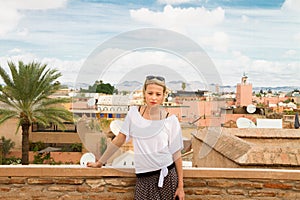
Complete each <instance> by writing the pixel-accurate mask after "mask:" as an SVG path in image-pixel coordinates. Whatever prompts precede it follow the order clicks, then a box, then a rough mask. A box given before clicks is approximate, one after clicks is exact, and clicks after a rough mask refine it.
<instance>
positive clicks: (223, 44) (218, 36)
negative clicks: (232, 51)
mask: <svg viewBox="0 0 300 200" xmlns="http://www.w3.org/2000/svg"><path fill="white" fill-rule="evenodd" d="M200 42H201V43H203V44H204V45H208V46H212V48H213V49H214V50H215V51H221V52H226V51H227V49H228V45H229V37H228V35H227V34H226V33H224V32H215V33H214V34H213V35H212V36H210V37H203V38H200Z"/></svg>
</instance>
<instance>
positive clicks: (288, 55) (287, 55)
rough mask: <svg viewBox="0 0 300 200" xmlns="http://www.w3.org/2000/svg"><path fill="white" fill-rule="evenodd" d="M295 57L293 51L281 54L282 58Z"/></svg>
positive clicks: (295, 52)
mask: <svg viewBox="0 0 300 200" xmlns="http://www.w3.org/2000/svg"><path fill="white" fill-rule="evenodd" d="M296 55H297V51H295V50H288V51H286V52H285V53H284V54H283V57H284V58H293V57H294V56H296Z"/></svg>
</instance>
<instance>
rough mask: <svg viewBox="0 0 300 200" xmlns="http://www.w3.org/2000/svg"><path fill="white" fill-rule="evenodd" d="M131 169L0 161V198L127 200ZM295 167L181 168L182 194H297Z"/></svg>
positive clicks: (217, 199) (299, 174)
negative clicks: (182, 171) (285, 168)
mask: <svg viewBox="0 0 300 200" xmlns="http://www.w3.org/2000/svg"><path fill="white" fill-rule="evenodd" d="M132 172H133V171H132V170H129V171H127V172H126V171H124V170H122V171H121V170H117V169H110V168H102V169H95V168H83V167H80V166H78V165H69V166H67V165H64V166H50V165H29V166H22V165H17V166H0V199H10V200H12V199H39V200H42V199H45V200H46V199H47V200H49V199H50V200H51V199H72V200H74V199H75V200H76V199H110V200H112V199H118V200H122V199H124V200H127V199H128V200H129V199H133V193H134V186H135V175H134V174H133V173H132ZM299 180H300V171H299V170H279V169H232V168H226V169H225V168H189V169H184V184H185V188H184V189H185V193H186V199H187V200H189V199H192V200H194V199H200V200H201V199H203V200H235V199H238V200H250V199H251V200H253V199H254V200H255V199H261V200H271V199H272V200H282V199H300V181H299Z"/></svg>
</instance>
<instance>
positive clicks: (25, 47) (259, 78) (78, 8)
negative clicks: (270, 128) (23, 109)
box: [0, 0, 300, 87]
mask: <svg viewBox="0 0 300 200" xmlns="http://www.w3.org/2000/svg"><path fill="white" fill-rule="evenodd" d="M0 4H1V7H0V65H1V66H2V67H4V68H7V61H17V60H23V61H24V62H30V61H32V60H36V61H39V62H42V63H47V64H48V65H49V66H50V67H53V68H57V69H59V70H60V71H61V72H62V74H63V76H62V77H61V79H60V81H61V82H63V83H67V82H68V83H72V82H76V77H77V76H78V74H79V73H80V70H81V69H82V66H83V65H84V63H85V62H86V60H87V58H88V57H89V56H90V55H91V53H92V52H94V51H95V49H97V48H98V47H99V46H101V45H102V44H103V43H105V42H106V41H110V40H111V39H112V38H114V37H118V36H119V35H122V34H124V33H126V32H129V31H133V30H139V29H143V28H158V29H164V30H170V31H174V32H176V33H178V34H181V35H184V36H186V37H187V38H189V39H191V40H193V41H194V42H195V43H197V44H198V45H199V46H200V47H201V48H202V49H203V50H204V51H205V52H206V54H207V55H208V56H209V58H210V59H211V60H212V62H213V63H214V66H215V67H216V70H217V72H218V74H219V76H220V77H221V80H222V84H223V85H235V84H236V83H237V82H240V78H241V76H242V75H243V74H244V73H246V75H247V76H248V77H249V79H248V80H249V81H250V82H251V83H252V84H253V86H268V87H271V86H300V78H299V77H300V1H299V0H272V1H261V0H252V1H249V0H156V1H150V0H126V1H125V0H124V1H119V0H109V1H101V0H26V1H23V0H9V1H7V0H0ZM175 43H176V41H175ZM142 54H143V55H142ZM154 57H155V59H154ZM139 58H140V59H139ZM141 58H143V59H141ZM136 60H143V62H141V63H136ZM153 60H155V61H153ZM152 61H153V62H155V63H156V64H157V63H163V66H166V67H168V68H172V67H174V68H173V69H172V70H173V71H175V72H176V73H177V74H184V73H187V70H185V69H186V67H184V66H185V64H186V62H184V61H182V59H181V60H180V59H178V57H176V56H174V55H170V53H166V52H161V51H159V50H152V51H147V52H145V51H140V52H135V53H130V54H126V55H123V56H121V57H119V59H117V60H114V62H113V63H114V64H111V65H110V69H108V70H107V74H108V75H106V81H111V82H118V81H119V80H120V79H121V78H120V77H122V74H123V75H124V73H126V70H125V69H127V68H126V66H127V65H133V63H135V66H137V65H140V66H146V65H151V62H152ZM122 66H123V68H122ZM118 67H119V68H118ZM121 68H122V69H121ZM116 69H118V70H116ZM132 70H134V69H131V71H132ZM201 70H205V67H202V68H201ZM118 73H120V76H118ZM189 73H190V74H193V72H189ZM187 77H191V81H194V80H193V78H192V76H187ZM123 78H124V76H123ZM186 79H188V78H186ZM93 81H94V80H93Z"/></svg>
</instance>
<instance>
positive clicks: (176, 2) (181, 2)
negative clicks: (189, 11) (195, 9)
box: [157, 0, 193, 5]
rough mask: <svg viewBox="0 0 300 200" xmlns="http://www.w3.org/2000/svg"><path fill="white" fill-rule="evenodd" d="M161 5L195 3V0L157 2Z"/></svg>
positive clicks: (158, 0)
mask: <svg viewBox="0 0 300 200" xmlns="http://www.w3.org/2000/svg"><path fill="white" fill-rule="evenodd" d="M157 2H158V3H159V4H169V5H178V4H183V3H189V2H193V0H157Z"/></svg>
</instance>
